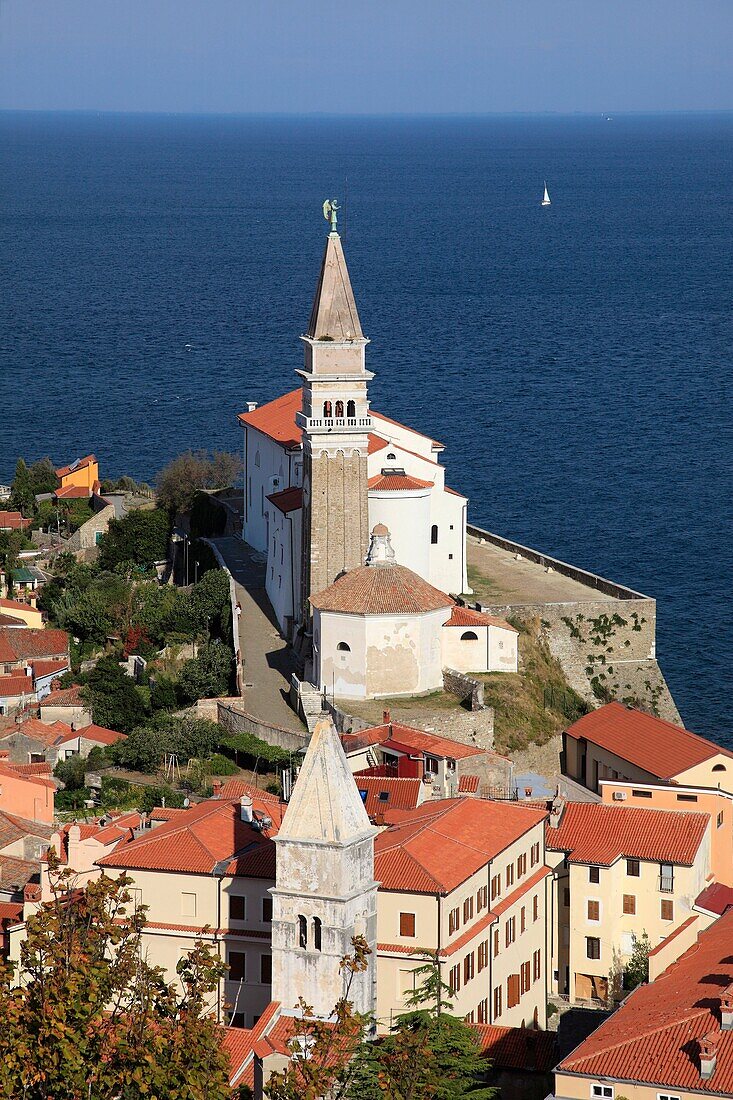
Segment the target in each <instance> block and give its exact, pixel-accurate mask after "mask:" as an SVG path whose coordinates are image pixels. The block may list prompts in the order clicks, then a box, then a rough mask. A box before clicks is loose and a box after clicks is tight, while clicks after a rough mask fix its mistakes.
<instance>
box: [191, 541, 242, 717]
mask: <svg viewBox="0 0 733 1100" xmlns="http://www.w3.org/2000/svg"><path fill="white" fill-rule="evenodd" d="M201 542H205V543H206V545H207V546H208V547H209V549H210V550H211V551H212V552H213V554H214V557H215V558H216V561H217V563H218V565H219V568H220V569H223V570H224V572H225V573H226V575H227V577H228V578H229V603H230V605H231V612H232V642H233V645H234V660H235V663H236V674H237V691H238V692H239V693H240V695H241V693H242V688H243V687H244V670H243V667H242V666H243V662H242V652H241V649H240V646H239V614H238V608H239V601H238V599H237V587H236V585H235V583H234V577H233V576H232V575H231V573H230V572H229V569H228V567H227V563H226V562H225V561H224V558H223V557H222V556H221V551H220V550H219V547H218V546H216V544H215V543H213V542H212V541H211V539H201Z"/></svg>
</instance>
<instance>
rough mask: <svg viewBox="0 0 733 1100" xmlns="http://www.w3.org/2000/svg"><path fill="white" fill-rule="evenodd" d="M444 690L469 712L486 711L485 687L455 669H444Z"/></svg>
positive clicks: (478, 681)
mask: <svg viewBox="0 0 733 1100" xmlns="http://www.w3.org/2000/svg"><path fill="white" fill-rule="evenodd" d="M443 689H444V691H447V692H449V693H450V694H451V695H455V696H456V698H458V699H460V700H461V702H462V703H463V704H464V706H465V707H466V709H467V710H483V709H484V685H483V684H482V683H481V681H480V680H474V679H473V678H472V677H471V676H466V675H465V673H463V672H456V670H455V669H454V668H444V669H443Z"/></svg>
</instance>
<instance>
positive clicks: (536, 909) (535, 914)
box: [532, 894, 540, 920]
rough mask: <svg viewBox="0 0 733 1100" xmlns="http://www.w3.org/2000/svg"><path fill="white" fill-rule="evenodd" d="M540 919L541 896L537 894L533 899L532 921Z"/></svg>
mask: <svg viewBox="0 0 733 1100" xmlns="http://www.w3.org/2000/svg"><path fill="white" fill-rule="evenodd" d="M539 919H540V898H539V894H535V896H534V897H533V898H532V920H539Z"/></svg>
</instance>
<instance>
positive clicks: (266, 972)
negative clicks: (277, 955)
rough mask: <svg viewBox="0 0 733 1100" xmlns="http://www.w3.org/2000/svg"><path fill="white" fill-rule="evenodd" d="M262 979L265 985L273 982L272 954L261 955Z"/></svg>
mask: <svg viewBox="0 0 733 1100" xmlns="http://www.w3.org/2000/svg"><path fill="white" fill-rule="evenodd" d="M260 981H261V982H262V984H263V985H271V984H272V955H260Z"/></svg>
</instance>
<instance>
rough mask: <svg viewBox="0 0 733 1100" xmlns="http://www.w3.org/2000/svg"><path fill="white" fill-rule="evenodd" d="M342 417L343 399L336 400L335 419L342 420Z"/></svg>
mask: <svg viewBox="0 0 733 1100" xmlns="http://www.w3.org/2000/svg"><path fill="white" fill-rule="evenodd" d="M343 418H344V403H343V401H337V402H336V419H337V420H343Z"/></svg>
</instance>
